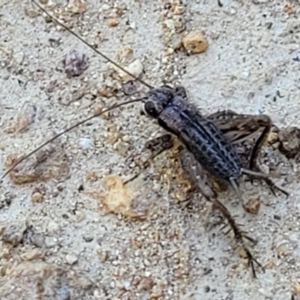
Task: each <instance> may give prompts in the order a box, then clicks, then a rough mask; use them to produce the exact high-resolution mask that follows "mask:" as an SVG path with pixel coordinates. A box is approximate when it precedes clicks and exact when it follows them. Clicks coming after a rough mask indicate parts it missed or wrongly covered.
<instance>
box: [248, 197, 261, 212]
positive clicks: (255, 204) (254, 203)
mask: <svg viewBox="0 0 300 300" xmlns="http://www.w3.org/2000/svg"><path fill="white" fill-rule="evenodd" d="M259 208H260V201H259V198H252V199H250V200H249V201H248V202H247V203H246V204H245V210H246V211H247V212H248V213H250V214H254V215H256V214H257V213H258V211H259Z"/></svg>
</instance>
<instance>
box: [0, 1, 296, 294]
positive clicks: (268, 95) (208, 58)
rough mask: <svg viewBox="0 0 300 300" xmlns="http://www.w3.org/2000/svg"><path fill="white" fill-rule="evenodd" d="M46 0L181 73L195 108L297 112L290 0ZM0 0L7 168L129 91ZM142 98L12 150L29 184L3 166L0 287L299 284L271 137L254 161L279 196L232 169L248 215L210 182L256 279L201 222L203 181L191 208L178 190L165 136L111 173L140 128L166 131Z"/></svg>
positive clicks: (150, 67) (290, 289)
mask: <svg viewBox="0 0 300 300" xmlns="http://www.w3.org/2000/svg"><path fill="white" fill-rule="evenodd" d="M41 2H43V3H47V1H41ZM54 2H56V1H53V2H52V5H48V6H46V7H47V10H48V11H49V12H51V13H53V14H54V15H56V16H58V17H59V16H60V17H61V16H63V19H64V20H65V21H66V22H67V23H68V24H69V25H73V29H74V30H75V31H76V32H77V33H78V34H79V35H81V36H82V37H83V38H84V39H85V40H87V41H88V42H90V43H94V44H97V46H98V49H99V50H101V51H103V52H104V53H105V54H106V55H108V56H109V57H110V58H111V59H114V60H116V61H118V62H121V63H124V64H126V63H130V62H131V61H133V60H134V59H139V60H140V61H141V63H142V65H143V68H144V74H143V77H142V78H143V80H145V81H146V82H148V83H150V84H151V85H153V86H159V85H160V84H162V82H165V81H166V82H171V83H173V84H181V85H183V86H184V87H185V88H186V90H187V91H188V95H189V98H190V101H191V102H193V103H195V104H196V105H197V106H198V107H199V109H200V110H201V111H202V112H203V114H208V113H211V112H216V111H217V110H223V109H232V110H234V111H236V112H239V113H249V114H259V113H265V114H268V115H269V116H270V117H271V118H272V120H273V121H274V123H275V124H276V126H278V127H280V128H281V127H287V126H296V127H297V126H298V127H299V126H300V123H299V122H300V121H299V119H298V115H299V104H298V101H299V96H300V95H299V68H300V56H299V55H300V53H299V34H300V32H299V18H298V15H299V12H300V4H299V1H290V2H288V1H276V0H275V1H271V0H270V1H267V0H256V1H254V0H253V1H242V0H239V1H229V0H220V2H219V3H218V2H217V0H216V1H213V0H209V1H208V0H200V1H186V3H183V7H184V10H181V6H180V5H179V4H178V1H173V2H172V1H171V2H168V1H133V0H132V1H131V0H120V1H88V3H87V5H86V7H85V5H79V6H78V4H81V2H82V1H79V0H78V1H71V2H70V3H71V4H70V5H69V9H70V10H71V12H66V11H64V10H63V8H64V7H65V5H66V4H65V3H63V1H61V2H59V3H57V6H56V7H55V5H54ZM99 2H101V4H99ZM48 4H49V3H48ZM74 4H75V6H74ZM72 5H73V6H72ZM174 7H177V11H175V13H180V14H179V16H178V15H175V13H174ZM0 8H1V10H0V11H1V15H0V32H1V34H0V66H1V72H0V82H1V100H0V108H1V114H0V118H1V123H0V125H1V132H2V135H1V142H0V148H1V169H2V170H3V172H4V170H5V163H9V161H7V157H8V156H9V155H17V156H18V157H20V156H22V155H24V154H26V153H28V152H29V151H30V150H32V149H34V148H35V147H36V146H38V145H40V144H41V143H42V142H43V141H45V140H47V139H48V138H50V137H52V136H53V134H54V133H58V132H60V131H61V130H62V129H64V128H67V127H68V126H70V125H71V124H74V123H75V122H77V121H78V120H81V119H83V118H84V117H87V116H89V115H92V114H93V113H94V111H95V109H96V110H97V109H100V108H101V107H108V106H109V105H111V104H113V103H115V102H118V103H119V102H120V101H123V100H124V99H125V98H126V96H124V94H123V93H122V85H121V83H120V81H119V80H118V79H113V77H116V76H115V75H114V74H113V71H112V68H111V65H110V64H108V63H107V62H105V61H104V60H103V59H102V58H101V57H99V55H97V54H96V53H95V52H93V51H92V50H90V49H88V48H87V47H86V46H85V45H83V43H82V42H80V41H79V40H78V39H76V38H75V37H74V36H72V35H71V34H70V33H68V32H66V31H64V30H62V29H61V28H60V27H59V26H57V25H55V24H54V23H52V22H50V21H49V19H48V18H45V16H44V15H42V14H41V12H40V11H39V10H38V9H37V7H36V6H34V5H33V4H31V3H30V1H16V0H12V1H10V0H9V1H8V0H2V1H1V3H0ZM75 9H79V11H82V13H79V14H75V13H74V12H78V10H77V11H75ZM172 9H173V11H172ZM173 27H176V29H177V31H181V30H183V31H182V33H181V34H184V30H186V31H192V30H201V31H202V32H203V33H204V36H205V38H206V39H207V41H208V44H209V47H208V48H207V50H206V51H205V52H204V53H201V54H196V55H187V53H185V51H183V50H182V49H180V50H178V51H176V52H174V51H173V49H174V48H177V45H178V39H179V38H180V36H181V34H180V33H177V34H173V33H172V28H173ZM180 27H182V28H180ZM170 32H171V34H170ZM125 49H127V51H126V50H125ZM128 49H132V50H133V53H132V55H131V56H130V55H129V56H128V57H127V54H128V53H130V51H129V50H128ZM73 50H77V51H78V53H82V54H85V56H86V58H87V59H88V68H87V69H85V68H83V69H85V70H83V73H82V74H81V75H80V76H79V77H72V76H71V77H68V76H67V74H66V72H65V67H64V64H63V62H62V61H63V60H64V57H65V55H67V54H69V53H70V52H71V51H73ZM124 53H125V54H124ZM137 89H138V94H137V96H139V95H143V92H144V91H146V90H147V89H146V87H144V86H143V85H141V84H140V83H138V84H137ZM140 109H141V105H139V104H137V105H130V106H126V107H123V108H121V109H116V110H115V111H113V112H111V113H110V114H107V115H106V116H105V117H104V118H97V119H94V120H93V121H91V122H89V123H88V124H87V125H85V126H82V127H80V128H77V129H75V130H73V131H72V132H71V133H69V134H66V135H64V136H63V137H62V138H60V139H59V140H57V141H56V143H55V144H54V145H52V146H51V147H52V148H51V147H50V148H49V147H48V148H47V151H46V150H45V151H44V152H43V153H42V154H40V155H39V156H38V157H37V158H31V160H29V161H27V162H26V163H25V164H23V167H22V168H23V169H20V170H21V171H22V172H23V173H22V174H23V175H24V176H20V174H19V173H15V175H16V176H15V177H14V179H15V180H16V181H17V182H18V183H21V182H25V181H27V183H24V184H22V185H20V184H16V183H13V182H12V180H11V179H10V178H9V177H6V178H5V179H4V182H3V183H2V184H1V196H0V204H1V210H0V220H1V227H0V233H1V237H2V239H1V241H0V267H1V272H0V296H1V299H59V300H62V299H122V300H125V299H132V300H134V299H228V300H229V299H297V297H299V296H297V295H298V294H300V281H299V278H300V263H299V258H300V246H299V240H300V221H299V217H300V214H299V210H300V206H299V199H298V193H299V180H298V178H299V167H298V166H297V165H296V163H295V162H294V161H293V160H288V159H286V158H285V157H284V156H283V155H281V154H280V153H279V152H278V151H277V150H276V149H275V150H274V149H273V148H268V149H267V148H265V149H264V150H263V154H262V155H261V157H260V161H261V164H262V167H263V168H264V170H266V171H268V170H270V169H275V171H274V172H273V173H272V174H273V175H274V177H275V181H276V183H277V184H278V185H281V186H283V187H284V188H285V189H286V190H288V191H289V192H290V197H289V198H288V199H286V197H285V196H284V195H282V194H279V193H278V195H276V196H274V195H273V194H272V193H271V192H270V191H269V189H268V188H267V187H266V186H265V185H263V184H261V183H256V182H254V184H251V183H250V182H244V183H242V184H241V189H242V192H243V196H244V198H245V199H248V198H255V197H256V198H258V197H259V198H260V201H261V205H260V209H259V212H258V214H257V215H251V214H248V213H246V212H245V211H244V210H243V208H242V207H241V205H240V204H237V203H236V202H237V199H236V196H235V194H234V192H233V191H227V192H224V193H220V197H219V199H220V200H221V201H222V202H223V203H224V204H225V205H226V206H227V207H228V209H229V210H230V211H231V212H232V213H233V215H234V216H235V218H236V220H237V222H238V223H240V224H243V229H244V230H245V231H247V232H248V233H249V235H251V236H252V237H253V238H255V239H257V241H258V244H257V245H256V246H251V249H252V251H253V253H254V254H255V256H256V258H257V259H258V260H259V261H260V262H261V263H262V264H263V266H265V268H266V272H265V273H262V272H261V271H260V270H257V275H258V279H253V277H252V274H251V270H250V269H249V268H247V262H246V261H245V260H244V259H243V258H241V257H240V256H239V251H238V249H237V247H236V243H235V241H234V239H233V238H232V236H231V235H230V234H229V235H225V234H224V230H223V231H222V230H221V226H222V225H221V226H213V225H214V224H215V221H216V218H217V216H214V217H212V215H211V206H210V205H209V204H208V203H206V202H205V201H204V199H202V197H201V196H200V195H194V199H193V201H192V203H191V204H190V205H189V206H188V207H184V205H182V203H178V202H179V200H182V198H184V196H185V193H184V192H183V190H184V188H185V187H186V186H185V184H184V183H182V182H181V181H180V178H181V177H182V176H181V175H182V174H181V170H180V168H179V167H178V159H177V158H176V155H175V154H176V153H174V151H173V152H172V151H169V152H166V153H163V154H161V155H160V156H159V157H158V158H156V159H155V160H154V162H153V163H152V164H151V166H150V168H148V169H147V170H146V171H145V172H144V173H143V174H142V175H140V176H139V177H138V179H136V180H135V181H133V182H132V183H131V184H129V185H128V186H123V184H122V181H120V177H122V178H125V179H126V178H129V177H130V176H132V175H133V174H135V173H136V171H137V170H138V168H137V167H136V166H135V164H134V162H132V163H127V161H126V158H127V157H128V156H130V155H133V156H137V157H139V155H138V154H139V153H140V151H141V150H142V148H143V145H144V144H145V142H146V141H147V140H150V139H151V138H153V137H155V136H158V135H159V134H160V133H161V132H162V130H161V129H160V128H159V127H158V126H157V125H156V124H155V122H153V121H151V120H149V119H148V118H146V117H145V116H142V115H141V114H140ZM15 159H16V157H12V156H10V158H9V160H10V161H14V160H15ZM39 163H41V165H39ZM20 170H19V171H20ZM21 171H20V172H21ZM118 176H120V177H118ZM39 179H43V180H39ZM28 181H31V182H28ZM116 199H117V200H118V201H117V200H116ZM113 201H115V202H114V203H113V204H112V202H113ZM124 215H125V216H124ZM212 224H213V225H212ZM208 225H211V226H208ZM225 231H226V230H225ZM292 295H294V298H292Z"/></svg>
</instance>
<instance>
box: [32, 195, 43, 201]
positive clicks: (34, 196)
mask: <svg viewBox="0 0 300 300" xmlns="http://www.w3.org/2000/svg"><path fill="white" fill-rule="evenodd" d="M31 200H32V202H34V203H40V202H42V201H43V195H42V194H41V193H39V192H35V193H33V194H32V196H31Z"/></svg>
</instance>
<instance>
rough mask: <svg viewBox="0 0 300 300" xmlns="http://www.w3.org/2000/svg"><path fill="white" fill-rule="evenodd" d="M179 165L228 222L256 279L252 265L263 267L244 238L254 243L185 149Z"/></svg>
mask: <svg viewBox="0 0 300 300" xmlns="http://www.w3.org/2000/svg"><path fill="white" fill-rule="evenodd" d="M180 160H181V165H182V168H183V170H184V171H185V173H186V174H187V176H188V178H189V180H190V181H191V183H192V184H193V185H194V186H195V187H196V189H197V190H198V191H199V192H200V193H201V194H202V195H203V196H204V197H205V198H206V199H207V200H208V201H210V202H212V204H213V206H214V207H215V208H217V209H219V210H220V211H221V213H222V214H223V216H224V217H225V218H226V220H227V221H228V224H229V226H230V228H231V230H232V231H233V233H234V237H235V239H236V241H237V242H238V244H239V245H240V246H241V247H242V248H243V249H244V252H245V253H246V256H247V258H248V260H249V264H250V266H251V269H252V273H253V276H254V277H255V278H256V272H255V268H254V264H255V263H256V264H257V265H258V267H260V268H261V269H262V270H264V268H263V266H262V265H261V264H260V263H259V262H258V261H257V260H256V259H255V258H254V256H253V255H252V254H251V252H250V251H249V249H248V248H247V247H246V246H245V243H244V240H243V239H244V238H245V239H248V240H249V241H251V242H253V243H256V241H255V240H254V239H253V238H251V237H249V236H247V235H246V234H245V233H244V232H243V231H242V230H241V229H240V228H239V227H238V225H237V224H236V222H235V220H234V219H233V217H232V216H231V214H230V212H229V211H228V209H227V208H226V207H225V206H224V205H223V204H222V203H221V202H220V201H219V200H218V199H217V194H216V193H215V192H214V191H213V188H212V184H211V183H210V181H209V180H208V177H207V174H206V172H205V171H204V169H203V168H202V166H201V165H200V164H199V163H198V161H196V159H195V158H194V156H193V155H192V154H191V153H190V152H189V151H188V150H186V149H185V148H184V149H182V150H181V152H180Z"/></svg>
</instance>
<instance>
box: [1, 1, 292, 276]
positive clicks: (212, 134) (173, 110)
mask: <svg viewBox="0 0 300 300" xmlns="http://www.w3.org/2000/svg"><path fill="white" fill-rule="evenodd" d="M32 2H33V3H34V4H35V5H37V6H38V7H39V9H40V10H41V11H43V12H44V13H45V14H46V15H47V16H48V17H49V18H50V19H51V20H52V21H54V22H56V23H57V24H59V25H60V26H61V27H62V28H64V29H65V30H67V31H68V32H70V33H71V34H72V35H74V36H75V37H76V38H77V39H79V40H80V41H81V42H83V43H84V44H85V45H87V46H88V47H89V48H91V49H92V50H93V51H95V52H96V53H98V54H99V55H100V56H102V57H103V58H104V59H105V60H107V61H109V62H110V63H111V64H113V65H114V66H116V67H117V68H119V69H120V70H122V71H123V72H125V73H127V74H128V75H129V76H131V77H132V78H133V79H134V80H137V81H139V82H140V83H142V84H143V85H144V86H146V87H147V88H148V89H149V91H148V92H147V93H146V95H145V96H144V97H142V98H140V99H131V100H128V101H124V102H122V103H118V104H114V105H112V106H111V107H109V108H107V109H104V110H102V111H101V112H99V113H96V114H94V115H92V116H90V117H88V118H87V119H84V120H82V121H80V122H78V123H77V124H74V125H73V126H71V127H69V128H67V129H66V130H64V131H63V132H61V133H59V134H57V135H55V136H54V137H53V138H51V139H50V140H48V141H46V142H45V143H43V144H42V145H41V146H39V147H38V148H36V149H34V150H33V151H31V152H30V153H28V154H27V155H25V156H23V157H21V158H20V159H19V160H17V161H16V162H15V163H14V164H13V165H12V166H11V167H10V168H9V169H8V170H7V171H6V172H5V173H4V175H3V176H2V178H1V179H3V178H4V177H5V176H6V175H8V174H9V173H11V172H12V171H13V170H14V169H15V168H16V167H17V166H18V165H19V164H20V163H21V162H23V161H24V160H26V159H27V158H29V157H30V156H32V155H33V154H35V153H37V152H38V151H39V150H40V149H42V148H43V147H44V146H46V145H48V144H49V143H51V142H53V141H54V140H56V139H57V138H59V137H60V136H62V135H63V134H65V133H67V132H69V131H71V130H72V129H74V128H76V127H78V126H80V125H82V124H84V123H86V122H88V121H90V120H91V119H93V118H96V117H98V116H101V115H103V114H104V113H106V112H108V111H111V110H113V109H116V108H118V107H121V106H124V105H127V104H131V103H136V102H143V104H144V110H145V112H146V114H147V115H148V116H149V117H151V118H153V119H156V120H157V123H158V125H159V126H161V127H162V128H163V129H165V130H166V131H167V132H168V134H165V135H163V136H161V137H158V138H156V139H154V140H151V141H149V142H148V143H147V144H146V145H145V147H146V148H148V149H150V150H151V151H152V155H151V158H153V157H155V156H157V155H158V154H160V153H161V152H163V151H164V150H166V149H169V148H171V147H173V144H174V143H173V141H174V137H175V138H177V139H179V140H180V142H181V143H182V145H183V147H182V148H181V150H180V160H181V164H182V168H183V170H184V171H185V173H186V174H187V176H188V177H189V179H190V181H191V183H192V184H193V185H194V186H195V187H196V189H197V190H198V191H199V192H200V193H201V194H202V195H203V196H204V197H205V198H206V199H207V200H208V201H210V202H212V204H213V205H214V206H215V207H216V208H218V209H219V210H220V211H221V212H222V214H223V215H224V217H225V219H226V220H227V222H228V225H229V226H230V230H232V231H233V233H234V236H235V239H236V241H237V243H238V244H239V245H241V246H242V248H243V249H244V252H245V254H246V256H247V258H248V260H249V264H250V265H251V269H252V273H253V276H254V277H256V271H255V267H254V264H255V263H256V264H257V266H259V267H260V268H261V269H262V270H263V266H262V265H261V264H260V263H259V262H258V261H257V260H256V259H255V258H254V256H253V255H252V254H251V252H250V250H249V249H248V248H247V246H246V245H245V242H244V240H245V239H247V240H249V241H251V242H253V243H256V241H255V240H254V239H253V238H251V237H249V236H248V235H247V234H246V233H245V232H243V231H242V230H241V229H240V228H239V226H238V225H237V224H236V222H235V220H234V218H233V217H232V215H231V214H230V212H229V211H228V209H227V208H226V207H225V206H224V205H223V204H222V203H221V202H220V201H219V200H218V197H217V193H216V192H215V191H214V189H213V186H212V182H211V180H210V179H209V176H212V177H214V178H216V179H217V180H219V181H221V182H223V183H225V184H227V185H230V186H231V187H232V188H233V189H234V191H235V193H236V195H237V196H238V198H239V199H240V200H241V202H242V203H243V200H242V194H241V191H240V189H239V186H238V182H239V180H240V179H241V177H242V175H248V176H250V177H251V178H258V179H262V180H264V181H265V182H266V183H267V184H268V185H269V187H270V188H271V191H272V192H273V193H274V194H275V192H274V191H275V189H278V190H280V191H281V192H283V193H284V194H286V195H288V193H287V192H286V191H284V190H283V189H281V188H280V187H277V186H276V185H275V184H274V183H273V181H272V180H271V179H270V178H269V176H268V175H267V174H265V173H263V172H262V171H261V170H260V168H259V166H258V164H257V156H258V153H259V150H260V148H261V146H262V145H263V144H264V142H265V141H266V139H267V137H268V133H269V132H270V130H271V125H272V121H271V119H270V117H268V116H267V115H246V114H238V113H235V112H233V111H220V112H217V113H214V114H211V115H208V116H203V115H202V114H201V113H200V111H199V109H198V108H197V107H196V106H195V105H193V104H191V103H189V102H188V101H187V94H186V91H185V89H184V88H183V87H181V86H177V87H171V86H168V85H163V86H161V87H158V88H154V87H152V86H151V85H150V84H148V83H146V82H145V81H143V80H142V79H141V78H136V77H135V76H134V75H132V74H131V73H130V72H128V71H127V70H126V69H125V68H123V67H121V66H119V65H118V64H117V63H116V62H114V61H113V60H111V59H110V58H109V57H107V56H106V55H104V54H103V53H102V52H101V51H99V50H97V49H95V48H94V47H93V46H92V45H90V44H88V43H87V42H86V41H85V40H84V39H83V38H81V37H80V36H79V35H77V34H76V33H75V32H73V31H71V30H70V29H69V28H68V27H67V26H65V25H64V24H63V23H61V22H60V21H58V20H57V19H56V18H54V17H52V16H51V15H50V14H49V13H48V12H47V11H46V10H45V9H44V8H43V7H42V6H41V5H40V4H39V3H37V2H36V1H35V0H32ZM256 134H257V135H258V138H257V139H256V140H255V143H254V145H253V147H252V149H251V152H250V155H249V159H248V162H247V163H243V162H242V160H241V157H240V155H239V154H238V152H237V149H236V146H235V145H236V144H239V143H241V142H243V141H247V140H248V139H249V138H251V137H252V136H254V135H256ZM135 177H136V176H134V177H133V178H135ZM128 181H130V180H128ZM128 181H127V182H126V183H128Z"/></svg>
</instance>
